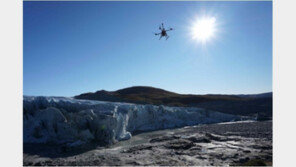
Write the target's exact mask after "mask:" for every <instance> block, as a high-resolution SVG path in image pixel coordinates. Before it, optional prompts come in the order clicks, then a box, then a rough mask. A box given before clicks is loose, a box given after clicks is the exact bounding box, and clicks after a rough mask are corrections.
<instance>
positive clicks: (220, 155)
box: [23, 121, 272, 166]
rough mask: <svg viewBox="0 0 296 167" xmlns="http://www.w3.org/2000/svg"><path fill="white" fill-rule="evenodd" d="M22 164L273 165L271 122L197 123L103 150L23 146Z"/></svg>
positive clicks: (155, 132)
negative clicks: (257, 163)
mask: <svg viewBox="0 0 296 167" xmlns="http://www.w3.org/2000/svg"><path fill="white" fill-rule="evenodd" d="M23 156H24V157H23V160H24V161H23V164H24V165H25V166H27V165H61V166H62V165H70V166H74V165H87V166H92V165H98V166H104V165H108V166H109V165H110V166H113V165H166V166H174V165H178V166H180V165H197V166H221V165H223V166H224V165H243V164H244V163H248V162H250V161H252V160H260V162H264V163H265V164H267V165H272V122H271V121H264V122H237V123H224V124H211V125H198V126H193V127H184V128H179V129H169V130H160V131H154V132H146V133H141V134H137V135H134V136H133V137H132V138H131V139H130V140H126V141H121V142H118V143H116V144H115V145H112V146H108V147H100V146H97V145H95V144H94V143H90V144H88V145H84V146H83V147H69V146H57V145H49V144H47V145H41V144H39V145H37V144H24V154H23Z"/></svg>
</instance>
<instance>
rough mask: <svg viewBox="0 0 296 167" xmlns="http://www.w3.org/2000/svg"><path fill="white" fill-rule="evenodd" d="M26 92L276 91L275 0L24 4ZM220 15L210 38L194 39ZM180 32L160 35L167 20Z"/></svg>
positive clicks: (236, 92) (29, 93)
mask: <svg viewBox="0 0 296 167" xmlns="http://www.w3.org/2000/svg"><path fill="white" fill-rule="evenodd" d="M23 12H24V21H23V34H24V39H23V43H24V47H23V49H24V50H23V51H24V57H23V61H24V64H23V84H24V87H23V88H24V95H47V96H74V95H78V94H80V93H85V92H93V91H97V90H101V89H105V90H111V91H112V90H117V89H121V88H125V87H130V86H139V85H141V86H153V87H158V88H163V89H166V90H169V91H174V92H177V93H190V94H210V93H211V94H212V93H215V94H216V93H219V94H249V93H262V92H268V91H272V2H24V10H23ZM205 16H207V17H214V18H215V20H216V22H215V25H216V31H215V33H214V34H213V37H212V38H211V39H209V40H208V41H207V42H206V43H202V42H200V41H198V40H196V39H193V38H192V31H191V29H192V27H193V25H194V23H195V22H196V20H198V19H199V18H202V17H205ZM162 22H163V23H164V26H165V27H172V28H174V29H175V30H173V31H170V32H168V35H169V36H170V38H169V39H168V40H165V39H162V40H159V37H158V36H155V35H154V33H155V32H158V31H159V30H158V26H159V24H160V23H162Z"/></svg>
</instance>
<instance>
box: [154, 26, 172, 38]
mask: <svg viewBox="0 0 296 167" xmlns="http://www.w3.org/2000/svg"><path fill="white" fill-rule="evenodd" d="M159 30H161V32H160V33H155V35H160V37H159V40H160V39H161V38H162V37H165V38H166V40H167V39H168V38H169V36H168V34H167V31H171V30H173V29H172V28H169V29H167V30H166V29H165V28H164V26H163V23H161V26H159Z"/></svg>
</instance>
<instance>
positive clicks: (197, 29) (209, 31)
mask: <svg viewBox="0 0 296 167" xmlns="http://www.w3.org/2000/svg"><path fill="white" fill-rule="evenodd" d="M191 31H192V38H193V39H197V40H199V41H201V42H203V43H204V42H206V41H208V40H209V39H211V38H212V37H213V36H214V34H215V31H216V18H215V17H203V18H200V19H197V20H196V21H195V22H194V23H193V25H192V30H191Z"/></svg>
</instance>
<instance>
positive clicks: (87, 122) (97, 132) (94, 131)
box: [23, 96, 240, 145]
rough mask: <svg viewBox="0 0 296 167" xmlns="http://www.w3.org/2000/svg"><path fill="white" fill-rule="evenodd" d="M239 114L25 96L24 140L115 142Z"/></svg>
mask: <svg viewBox="0 0 296 167" xmlns="http://www.w3.org/2000/svg"><path fill="white" fill-rule="evenodd" d="M239 119H240V117H239V116H235V115H230V114H224V113H219V112H215V111H209V110H205V109H202V108H194V107H167V106H155V105H139V104H130V103H115V102H102V101H92V100H77V99H73V98H69V97H43V96H24V99H23V128H24V129H23V132H24V133H23V135H24V136H23V141H24V143H69V144H71V145H75V144H80V143H86V142H90V141H96V142H100V143H104V144H111V143H114V142H116V141H120V140H127V139H129V138H131V136H132V135H131V134H132V133H135V132H141V131H152V130H160V129H167V128H176V127H184V126H190V125H197V124H207V123H219V122H227V121H234V120H239Z"/></svg>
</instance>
